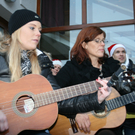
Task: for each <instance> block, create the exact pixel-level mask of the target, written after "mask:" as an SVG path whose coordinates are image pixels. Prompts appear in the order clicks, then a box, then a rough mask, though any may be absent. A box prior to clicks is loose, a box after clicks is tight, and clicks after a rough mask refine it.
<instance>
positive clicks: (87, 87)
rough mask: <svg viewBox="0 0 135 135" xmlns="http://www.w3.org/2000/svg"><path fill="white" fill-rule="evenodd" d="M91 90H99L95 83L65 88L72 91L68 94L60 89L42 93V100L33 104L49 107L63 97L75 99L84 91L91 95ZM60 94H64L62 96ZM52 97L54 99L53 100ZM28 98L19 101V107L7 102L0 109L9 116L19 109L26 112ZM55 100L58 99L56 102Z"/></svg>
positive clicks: (1, 104)
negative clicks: (75, 96)
mask: <svg viewBox="0 0 135 135" xmlns="http://www.w3.org/2000/svg"><path fill="white" fill-rule="evenodd" d="M89 83H94V85H93V86H90V84H89ZM86 84H87V85H86ZM77 86H78V85H77ZM90 88H91V89H95V88H96V89H98V88H97V83H95V81H92V82H86V83H85V85H84V84H80V85H79V86H78V87H77V88H75V86H71V87H69V88H68V87H67V89H66V88H63V89H65V91H66V90H68V89H70V91H69V90H68V92H67V91H66V92H65V91H64V90H62V89H59V90H54V91H49V92H50V93H52V94H50V93H49V92H45V93H40V94H38V95H40V97H41V99H37V100H34V101H33V102H34V104H38V105H39V107H40V106H43V105H47V104H50V103H55V102H58V101H57V99H60V101H61V99H63V97H64V99H68V98H71V97H73V95H77V94H78V93H79V95H83V91H84V93H85V94H86V93H87V94H88V93H91V92H92V91H91V89H90ZM82 89H84V90H82ZM79 90H81V91H79ZM78 91H79V92H78ZM53 92H54V93H53ZM57 92H59V93H57ZM60 92H61V93H62V94H60ZM63 92H64V93H63ZM46 93H48V94H49V95H47V94H46ZM55 93H56V94H55ZM42 94H44V95H43V96H44V97H45V98H42ZM53 94H54V96H52V95H53ZM67 95H71V97H67ZM35 96H37V95H35ZM50 97H52V99H51V98H50ZM65 97H67V98H65ZM28 98H30V97H29V96H28V97H23V100H22V101H19V103H18V104H17V105H16V100H13V101H7V102H4V103H0V108H1V109H2V108H4V109H2V110H3V112H4V113H5V114H7V115H8V114H10V113H11V112H12V111H13V110H15V109H19V110H21V109H22V110H24V100H27V99H28ZM37 98H38V96H37ZM54 99H56V101H55V100H54ZM52 100H53V101H52ZM13 102H15V105H14V106H13ZM5 106H6V107H7V108H6V107H5ZM9 106H10V107H9ZM30 107H31V106H30ZM33 109H34V108H33Z"/></svg>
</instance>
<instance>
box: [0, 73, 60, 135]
mask: <svg viewBox="0 0 135 135" xmlns="http://www.w3.org/2000/svg"><path fill="white" fill-rule="evenodd" d="M0 89H1V90H0V109H1V110H2V111H3V112H4V113H5V114H6V116H7V119H8V123H9V130H7V131H6V132H3V133H0V134H1V135H17V134H18V133H19V132H21V131H23V130H42V129H47V128H49V127H50V126H51V125H52V124H53V123H54V122H55V121H56V118H57V114H58V107H57V103H53V104H49V105H46V106H42V107H39V108H32V107H33V105H34V100H33V99H32V97H31V96H33V95H35V94H39V93H43V92H47V91H53V89H52V87H51V85H50V83H49V82H48V80H47V79H46V78H44V77H43V76H41V75H34V74H31V75H26V76H25V77H22V78H21V79H20V80H18V81H16V82H13V83H6V82H2V81H0ZM29 100H30V101H31V102H32V107H31V106H29V105H27V102H25V101H29ZM24 105H25V109H24Z"/></svg>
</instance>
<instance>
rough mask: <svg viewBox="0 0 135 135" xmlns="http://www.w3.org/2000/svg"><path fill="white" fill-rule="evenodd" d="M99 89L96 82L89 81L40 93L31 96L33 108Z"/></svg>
mask: <svg viewBox="0 0 135 135" xmlns="http://www.w3.org/2000/svg"><path fill="white" fill-rule="evenodd" d="M105 79H106V80H109V79H110V77H108V78H105ZM99 87H101V85H100V84H99V83H97V82H96V81H91V82H86V83H82V84H78V85H74V86H70V87H65V88H62V89H58V90H54V91H49V92H45V93H40V94H37V95H34V96H32V98H33V99H34V101H35V108H37V107H40V106H44V105H48V104H51V103H55V102H59V101H62V100H65V99H69V98H72V97H76V96H80V95H85V94H89V93H92V92H94V91H96V90H98V88H99Z"/></svg>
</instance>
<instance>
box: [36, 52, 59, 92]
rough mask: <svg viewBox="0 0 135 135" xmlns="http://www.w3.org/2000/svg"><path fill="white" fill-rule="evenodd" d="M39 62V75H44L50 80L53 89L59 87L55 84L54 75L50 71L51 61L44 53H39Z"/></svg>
mask: <svg viewBox="0 0 135 135" xmlns="http://www.w3.org/2000/svg"><path fill="white" fill-rule="evenodd" d="M38 60H39V64H40V67H41V75H43V76H44V77H46V79H47V80H48V81H49V82H50V84H51V86H52V88H53V89H54V90H56V89H59V88H60V86H59V85H58V84H57V82H56V80H55V78H54V76H53V75H52V72H51V69H50V68H51V67H53V64H52V61H51V60H50V59H49V58H48V56H47V55H46V54H44V53H43V54H40V55H39V56H38Z"/></svg>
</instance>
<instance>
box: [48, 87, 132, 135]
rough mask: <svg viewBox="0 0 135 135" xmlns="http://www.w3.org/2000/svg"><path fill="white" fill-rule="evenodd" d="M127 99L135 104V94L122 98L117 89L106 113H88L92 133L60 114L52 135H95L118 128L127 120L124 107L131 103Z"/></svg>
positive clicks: (108, 101) (51, 130)
mask: <svg viewBox="0 0 135 135" xmlns="http://www.w3.org/2000/svg"><path fill="white" fill-rule="evenodd" d="M114 97H117V98H114ZM127 98H128V99H129V100H131V102H134V101H135V93H133V94H132V95H131V94H128V95H124V96H120V95H119V93H118V92H117V91H116V90H115V89H112V93H111V95H110V96H109V98H108V99H107V101H106V109H105V110H104V111H101V112H95V111H91V112H88V113H86V114H88V116H89V119H90V122H91V125H90V133H85V132H84V131H82V130H79V128H78V125H77V123H76V122H75V120H74V119H68V118H67V117H65V116H63V115H60V114H59V115H58V119H57V121H56V123H55V124H54V125H53V126H52V127H51V128H50V133H51V135H94V134H95V133H96V132H97V131H98V130H99V129H103V128H114V127H118V126H119V125H121V124H122V123H123V122H124V120H125V118H126V109H125V106H124V105H126V104H128V103H131V102H130V101H127V100H126V99H127ZM109 99H111V100H109Z"/></svg>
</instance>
